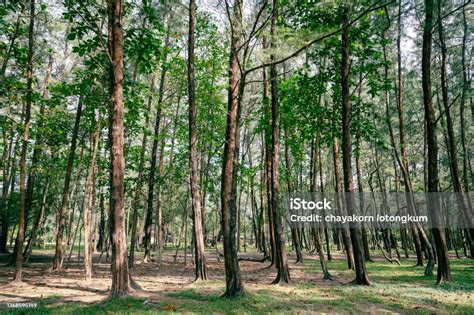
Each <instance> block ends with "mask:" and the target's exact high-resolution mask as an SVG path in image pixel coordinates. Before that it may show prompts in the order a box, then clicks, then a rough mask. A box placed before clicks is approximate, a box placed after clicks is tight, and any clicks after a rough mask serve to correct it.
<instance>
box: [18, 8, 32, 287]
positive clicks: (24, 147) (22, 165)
mask: <svg viewBox="0 0 474 315" xmlns="http://www.w3.org/2000/svg"><path fill="white" fill-rule="evenodd" d="M34 27H35V0H30V25H29V28H28V63H27V67H26V89H27V91H26V107H25V116H24V124H23V137H22V147H21V155H20V211H19V223H18V236H17V238H16V242H15V251H16V253H15V254H16V255H15V275H14V280H13V281H14V282H21V280H22V279H21V272H22V269H23V242H24V241H25V211H26V187H25V182H26V154H27V152H28V136H29V129H30V120H31V104H32V102H33V90H32V88H33V50H34Z"/></svg>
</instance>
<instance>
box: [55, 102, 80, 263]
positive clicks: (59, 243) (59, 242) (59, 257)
mask: <svg viewBox="0 0 474 315" xmlns="http://www.w3.org/2000/svg"><path fill="white" fill-rule="evenodd" d="M81 115H82V95H81V96H80V97H79V102H78V105H77V112H76V119H75V122H74V129H73V132H72V139H71V147H70V149H69V155H68V160H67V168H66V174H65V177H64V189H63V197H62V203H61V211H60V213H59V222H58V232H57V235H56V252H55V254H54V262H53V270H61V269H62V266H63V234H64V227H65V225H66V212H67V208H68V206H69V195H70V191H69V186H70V183H71V177H72V169H73V166H74V157H75V156H76V146H77V136H78V133H79V123H80V121H81Z"/></svg>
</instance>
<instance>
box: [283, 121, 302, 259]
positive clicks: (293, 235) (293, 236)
mask: <svg viewBox="0 0 474 315" xmlns="http://www.w3.org/2000/svg"><path fill="white" fill-rule="evenodd" d="M288 146H289V144H288V130H286V129H285V168H286V185H287V189H288V193H291V192H292V191H293V188H292V186H291V176H290V175H291V166H290V154H289V148H288ZM290 229H291V239H292V240H293V246H294V248H295V251H296V263H302V262H303V253H302V252H301V242H300V240H299V238H298V232H297V229H296V228H294V227H290Z"/></svg>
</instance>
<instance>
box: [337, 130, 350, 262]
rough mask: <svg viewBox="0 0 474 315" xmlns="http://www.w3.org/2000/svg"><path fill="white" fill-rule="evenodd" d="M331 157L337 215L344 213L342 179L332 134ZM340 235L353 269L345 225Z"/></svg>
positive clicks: (348, 233) (348, 237) (347, 230)
mask: <svg viewBox="0 0 474 315" xmlns="http://www.w3.org/2000/svg"><path fill="white" fill-rule="evenodd" d="M332 157H333V163H334V178H335V181H336V194H337V200H336V201H337V209H339V215H346V213H347V212H346V210H345V205H344V200H343V198H342V194H343V192H342V179H341V172H340V171H339V169H340V167H339V144H338V141H337V137H336V135H335V134H333V139H332ZM340 230H341V235H342V243H343V244H344V249H345V250H346V256H347V267H348V268H349V269H354V252H353V250H352V244H351V236H350V232H349V229H348V228H347V227H346V226H341V228H340Z"/></svg>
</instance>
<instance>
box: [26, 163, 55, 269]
mask: <svg viewBox="0 0 474 315" xmlns="http://www.w3.org/2000/svg"><path fill="white" fill-rule="evenodd" d="M50 168H51V167H50ZM49 173H50V170H48V173H47V174H46V182H45V184H44V188H43V193H42V195H43V198H42V200H41V205H40V209H39V211H38V214H37V216H36V219H35V222H34V225H33V228H32V230H31V235H30V238H29V239H28V242H27V243H26V247H25V250H24V251H23V256H24V257H25V263H28V261H29V260H30V257H31V253H32V251H33V246H34V244H35V242H36V238H37V235H38V231H39V229H40V227H41V225H42V222H43V218H44V212H45V208H46V201H47V199H48V194H49V186H50V183H51V175H50V174H49Z"/></svg>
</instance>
